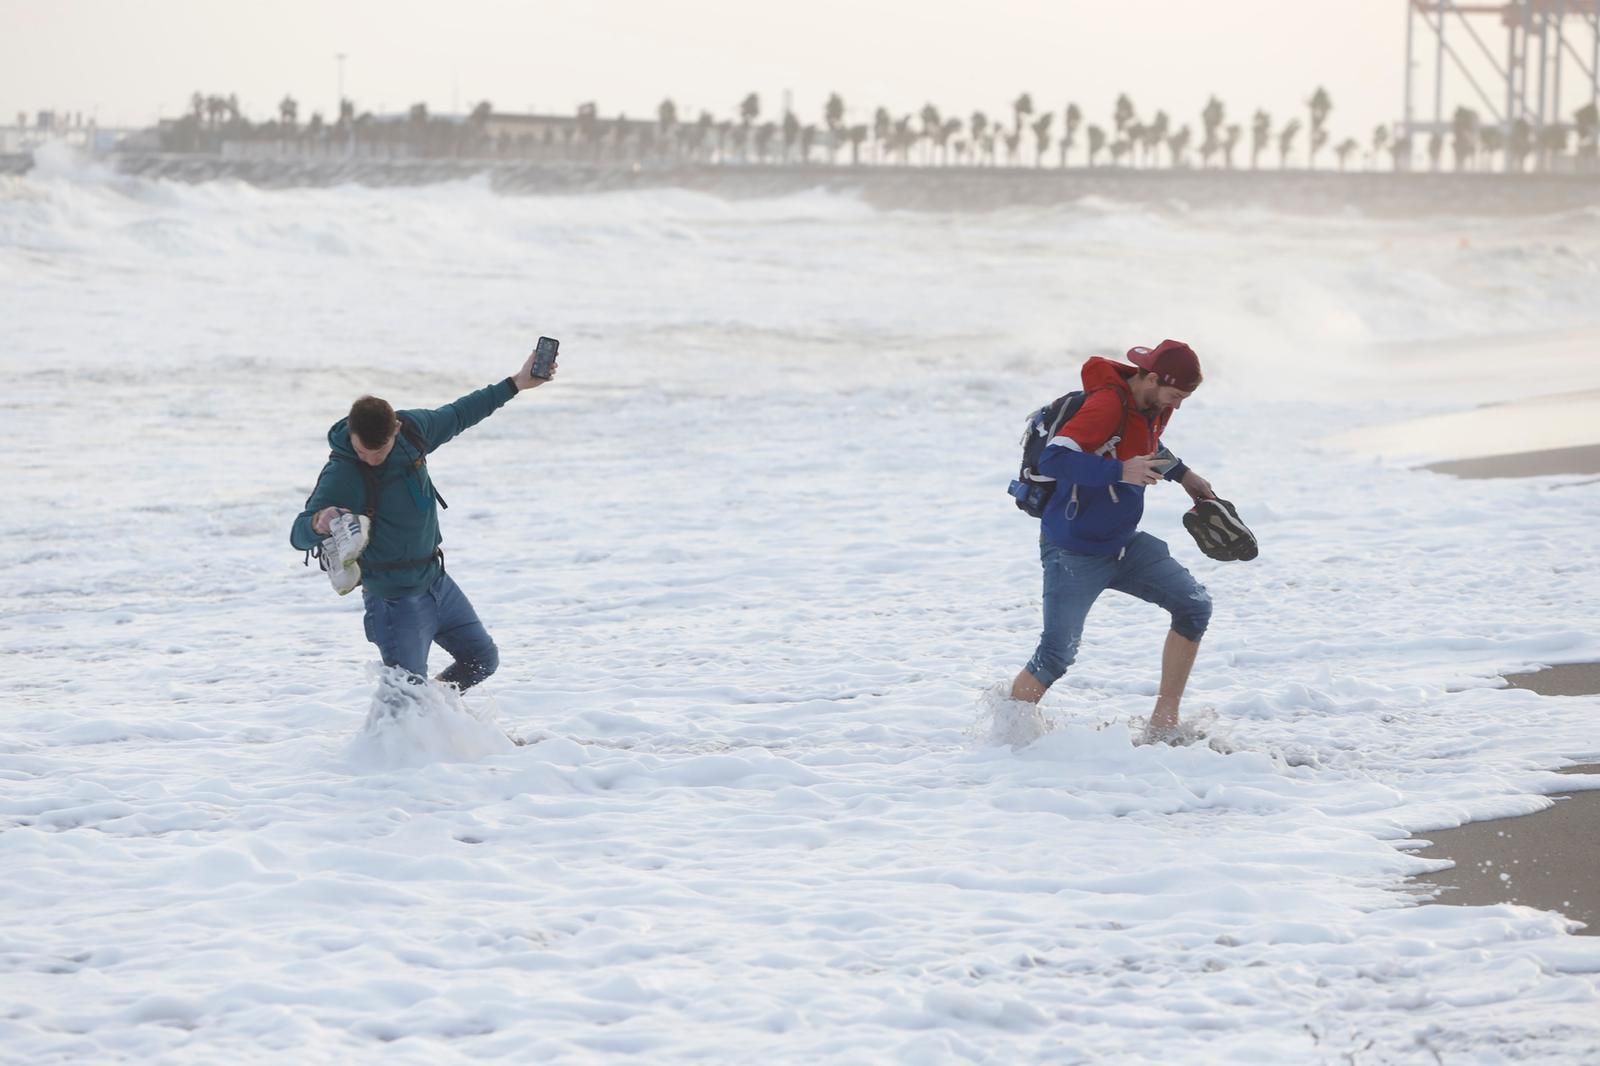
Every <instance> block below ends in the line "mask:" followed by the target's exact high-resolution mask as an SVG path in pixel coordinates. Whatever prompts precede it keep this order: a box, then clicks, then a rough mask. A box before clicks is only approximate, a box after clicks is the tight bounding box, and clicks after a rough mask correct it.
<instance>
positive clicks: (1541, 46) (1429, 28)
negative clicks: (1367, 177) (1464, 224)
mask: <svg viewBox="0 0 1600 1066" xmlns="http://www.w3.org/2000/svg"><path fill="white" fill-rule="evenodd" d="M1484 16H1492V17H1494V18H1495V19H1497V20H1498V21H1499V23H1500V29H1501V31H1503V32H1504V34H1505V42H1504V47H1503V52H1504V58H1503V59H1501V58H1500V57H1497V56H1496V54H1495V52H1494V51H1493V50H1492V49H1491V48H1490V46H1489V44H1488V43H1487V42H1486V41H1485V40H1484V36H1485V34H1484V33H1480V32H1479V29H1480V27H1486V24H1487V21H1488V20H1487V19H1486V18H1484ZM1574 24H1575V25H1574ZM1419 28H1420V32H1419ZM1486 32H1492V31H1486ZM1419 36H1422V37H1424V38H1425V40H1424V42H1423V50H1424V52H1427V51H1430V50H1431V51H1432V53H1433V54H1432V67H1433V118H1432V119H1431V120H1422V119H1418V118H1417V114H1416V101H1415V98H1414V90H1415V88H1416V85H1415V82H1416V78H1415V77H1414V75H1415V74H1416V72H1417V68H1418V66H1420V65H1421V63H1420V62H1419V60H1418V59H1417V55H1416V43H1417V38H1418V37H1419ZM1462 45H1471V46H1475V47H1476V54H1474V53H1473V52H1471V51H1468V52H1467V55H1466V56H1463V55H1462V51H1463V50H1464V49H1462V48H1460V47H1458V46H1462ZM1447 63H1448V65H1449V68H1450V69H1453V70H1454V71H1455V73H1456V74H1457V75H1459V76H1460V80H1461V81H1463V82H1464V83H1465V85H1466V86H1467V87H1468V88H1469V89H1470V90H1471V91H1472V93H1473V99H1472V100H1471V101H1470V106H1472V108H1473V110H1474V111H1475V110H1476V109H1477V105H1478V104H1482V106H1483V108H1484V109H1485V110H1486V111H1487V115H1486V116H1480V119H1479V121H1480V123H1481V125H1482V127H1484V128H1495V129H1498V130H1499V131H1500V136H1501V137H1503V138H1504V140H1503V142H1502V143H1503V144H1504V145H1506V146H1507V147H1506V150H1505V160H1506V167H1507V169H1511V168H1512V167H1513V166H1516V167H1517V168H1519V169H1520V167H1521V162H1520V158H1521V153H1518V152H1516V151H1514V150H1513V148H1512V146H1514V145H1518V144H1523V145H1526V146H1527V151H1526V153H1525V155H1526V157H1527V158H1531V159H1533V160H1534V161H1535V165H1536V166H1537V167H1539V168H1540V169H1548V168H1549V167H1550V165H1551V163H1552V160H1553V159H1554V157H1555V154H1556V152H1555V147H1556V143H1557V142H1558V140H1559V141H1560V142H1562V143H1564V140H1565V137H1566V135H1567V133H1568V132H1570V131H1571V129H1572V128H1573V121H1572V115H1569V114H1566V113H1564V112H1563V106H1564V105H1563V103H1562V95H1561V93H1562V88H1563V86H1562V72H1563V70H1566V71H1568V72H1569V73H1571V72H1573V71H1574V70H1575V72H1576V74H1579V75H1581V76H1582V78H1583V82H1582V83H1580V84H1579V85H1578V86H1577V88H1578V93H1577V94H1575V95H1577V96H1578V97H1579V100H1578V103H1576V104H1573V105H1572V107H1573V108H1574V109H1576V108H1578V107H1581V106H1583V105H1584V104H1585V103H1587V104H1588V105H1590V106H1592V107H1595V108H1597V109H1600V0H1505V2H1502V3H1461V2H1459V0H1406V78H1405V83H1406V109H1405V119H1404V121H1403V122H1402V123H1401V128H1400V130H1399V135H1400V136H1402V137H1405V138H1407V142H1408V143H1409V145H1410V148H1411V152H1410V153H1407V157H1409V156H1410V155H1411V154H1413V153H1415V152H1417V151H1418V150H1420V149H1422V148H1424V140H1423V139H1424V138H1432V137H1434V136H1435V135H1437V136H1438V137H1440V138H1443V139H1444V140H1445V141H1448V140H1449V138H1450V137H1451V135H1452V134H1453V133H1454V132H1455V122H1454V116H1455V108H1456V107H1462V106H1469V103H1468V102H1467V101H1460V100H1458V101H1455V102H1454V104H1453V105H1452V109H1451V111H1450V113H1449V114H1446V112H1445V107H1446V103H1445V70H1446V69H1447ZM1455 84H1457V82H1456V80H1455V79H1452V86H1454V85H1455ZM1402 158H1406V157H1402ZM1513 160H1517V162H1515V163H1514V162H1513Z"/></svg>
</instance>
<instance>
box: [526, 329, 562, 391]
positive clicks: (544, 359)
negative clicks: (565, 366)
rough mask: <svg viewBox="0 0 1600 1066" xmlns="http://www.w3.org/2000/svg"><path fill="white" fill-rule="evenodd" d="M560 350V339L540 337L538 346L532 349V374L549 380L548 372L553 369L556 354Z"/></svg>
mask: <svg viewBox="0 0 1600 1066" xmlns="http://www.w3.org/2000/svg"><path fill="white" fill-rule="evenodd" d="M560 351H561V342H560V341H558V340H556V339H555V338H554V337H540V338H539V344H538V346H537V347H536V348H534V349H533V370H532V373H533V376H534V377H536V378H540V379H542V380H544V381H549V380H550V374H551V372H552V371H553V370H554V369H555V365H556V355H557V354H558V353H559V352H560Z"/></svg>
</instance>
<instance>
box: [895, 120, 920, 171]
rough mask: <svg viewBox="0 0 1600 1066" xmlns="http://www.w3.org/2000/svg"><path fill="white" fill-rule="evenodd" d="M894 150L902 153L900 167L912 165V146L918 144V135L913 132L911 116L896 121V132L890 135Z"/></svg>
mask: <svg viewBox="0 0 1600 1066" xmlns="http://www.w3.org/2000/svg"><path fill="white" fill-rule="evenodd" d="M890 137H891V139H892V148H893V150H894V151H896V152H899V153H900V165H901V166H910V165H911V146H912V145H913V144H915V143H916V141H917V135H916V134H915V133H912V132H911V116H910V115H902V116H901V117H900V118H897V119H895V121H894V132H893V133H892V134H890Z"/></svg>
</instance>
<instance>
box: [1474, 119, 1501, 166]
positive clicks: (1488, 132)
mask: <svg viewBox="0 0 1600 1066" xmlns="http://www.w3.org/2000/svg"><path fill="white" fill-rule="evenodd" d="M1478 146H1479V147H1480V148H1482V149H1483V156H1484V159H1483V162H1484V167H1485V168H1486V169H1488V170H1493V169H1494V157H1495V156H1496V155H1498V154H1500V153H1502V152H1504V151H1505V150H1506V134H1505V131H1504V130H1502V129H1501V128H1500V127H1499V126H1485V127H1483V128H1482V129H1480V130H1479V131H1478Z"/></svg>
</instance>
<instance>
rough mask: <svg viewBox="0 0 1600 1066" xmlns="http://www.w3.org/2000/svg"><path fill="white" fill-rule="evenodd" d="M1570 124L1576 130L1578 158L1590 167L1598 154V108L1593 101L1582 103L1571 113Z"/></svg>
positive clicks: (1599, 149) (1599, 111)
mask: <svg viewBox="0 0 1600 1066" xmlns="http://www.w3.org/2000/svg"><path fill="white" fill-rule="evenodd" d="M1572 124H1573V126H1574V127H1575V128H1576V129H1577V131H1578V159H1579V160H1580V161H1581V162H1582V163H1583V165H1584V166H1585V168H1586V169H1592V168H1593V166H1594V160H1595V157H1596V156H1597V155H1600V108H1597V107H1595V105H1594V103H1593V101H1591V102H1589V103H1587V104H1584V105H1583V106H1582V107H1580V108H1578V110H1577V111H1576V112H1574V113H1573V115H1572Z"/></svg>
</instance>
